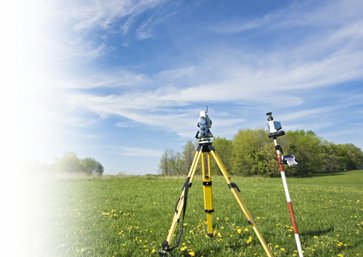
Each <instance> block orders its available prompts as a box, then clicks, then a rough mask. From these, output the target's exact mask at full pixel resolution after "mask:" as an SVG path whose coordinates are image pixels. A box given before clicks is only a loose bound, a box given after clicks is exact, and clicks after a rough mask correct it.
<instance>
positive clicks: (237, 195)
mask: <svg viewBox="0 0 363 257" xmlns="http://www.w3.org/2000/svg"><path fill="white" fill-rule="evenodd" d="M210 152H211V154H212V156H213V158H214V159H215V161H216V162H217V165H218V167H219V169H220V170H221V172H222V174H223V176H224V178H225V179H226V181H227V183H228V186H229V188H230V189H231V191H232V193H233V195H234V197H235V198H236V200H237V202H238V204H239V206H240V207H241V209H242V211H243V213H244V215H245V216H246V218H247V221H248V223H249V224H250V225H251V226H252V228H253V230H254V231H255V233H256V235H257V237H258V239H259V240H260V242H261V244H262V247H263V249H264V250H265V252H266V254H267V256H269V257H272V253H271V251H270V248H269V247H268V246H267V244H266V242H265V240H264V239H263V237H262V235H261V233H260V231H259V230H258V228H257V225H256V223H255V221H254V220H253V217H252V215H251V213H250V212H249V210H248V209H247V206H246V204H245V203H244V202H243V200H242V197H241V195H240V193H239V192H240V190H239V188H238V186H237V185H236V184H235V183H233V181H232V180H231V178H230V176H229V174H228V172H227V170H226V168H225V167H224V165H223V163H222V161H221V159H220V158H219V156H218V154H217V152H216V151H215V150H211V151H210Z"/></svg>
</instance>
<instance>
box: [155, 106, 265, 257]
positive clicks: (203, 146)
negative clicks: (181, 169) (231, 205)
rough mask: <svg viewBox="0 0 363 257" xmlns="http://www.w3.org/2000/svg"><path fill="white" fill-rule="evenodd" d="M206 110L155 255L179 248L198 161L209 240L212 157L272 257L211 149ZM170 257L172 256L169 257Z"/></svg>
mask: <svg viewBox="0 0 363 257" xmlns="http://www.w3.org/2000/svg"><path fill="white" fill-rule="evenodd" d="M207 112H208V107H207V110H206V111H202V112H200V118H199V120H198V123H197V126H198V127H199V130H198V131H197V133H196V135H195V137H196V138H197V140H198V143H199V145H198V148H197V151H196V153H195V156H194V159H193V163H192V165H191V167H190V171H189V174H188V178H187V180H186V182H185V183H184V185H183V188H182V194H181V196H180V198H179V199H178V200H177V201H176V203H175V214H174V218H173V222H172V224H171V227H170V230H169V234H168V237H167V239H166V240H165V241H164V242H163V243H162V250H161V251H158V253H159V256H160V257H165V256H168V253H170V254H171V251H172V250H173V249H175V248H177V247H178V246H179V243H180V238H181V235H182V233H183V226H184V224H183V223H184V216H185V210H186V207H187V199H188V192H189V189H190V188H191V187H192V181H193V178H194V175H195V172H196V170H197V166H198V163H199V160H200V159H201V162H202V175H203V192H204V210H205V212H206V214H207V231H208V232H207V235H208V236H209V237H211V238H212V237H213V228H212V213H213V212H214V209H213V204H212V176H211V175H212V173H211V155H212V156H213V158H214V160H215V161H216V163H217V165H218V167H219V169H220V170H221V172H222V174H223V176H224V178H225V179H226V181H227V184H228V186H229V188H230V189H231V191H232V193H233V195H234V196H235V198H236V200H237V202H238V204H239V205H240V207H241V209H242V211H243V213H244V215H245V216H246V218H247V222H248V224H250V226H251V227H252V228H253V230H254V232H255V233H256V235H257V237H258V239H259V240H260V242H261V244H262V246H263V248H264V250H265V252H266V254H267V256H269V257H272V253H271V251H270V249H269V247H268V246H267V244H266V242H265V240H264V239H263V237H262V235H261V233H260V231H259V230H258V228H257V225H256V223H255V221H254V220H253V218H252V215H251V213H250V212H249V210H248V209H247V206H246V204H245V203H244V202H243V200H242V197H241V195H240V193H239V192H240V190H239V188H238V186H237V185H236V183H234V182H233V181H232V180H231V177H230V176H229V174H228V172H227V170H226V168H225V167H224V165H223V163H222V161H221V159H220V158H219V156H218V154H217V152H216V149H215V148H214V147H213V145H212V140H211V138H212V137H213V135H212V133H211V132H210V128H211V126H212V121H211V120H210V119H209V117H208V115H207ZM204 153H207V167H208V170H207V171H206V160H205V157H204ZM182 213H183V220H182V222H181V228H180V232H179V235H178V238H177V240H176V244H175V246H174V247H170V243H171V240H172V238H173V235H174V232H175V228H176V226H177V224H178V223H179V221H180V216H181V214H182ZM171 256H173V255H172V254H171Z"/></svg>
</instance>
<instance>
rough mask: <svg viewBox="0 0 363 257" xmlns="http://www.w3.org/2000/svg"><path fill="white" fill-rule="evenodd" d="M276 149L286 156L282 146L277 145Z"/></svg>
mask: <svg viewBox="0 0 363 257" xmlns="http://www.w3.org/2000/svg"><path fill="white" fill-rule="evenodd" d="M275 149H276V151H277V150H279V151H280V152H281V153H282V154H284V151H282V147H281V145H276V146H275Z"/></svg>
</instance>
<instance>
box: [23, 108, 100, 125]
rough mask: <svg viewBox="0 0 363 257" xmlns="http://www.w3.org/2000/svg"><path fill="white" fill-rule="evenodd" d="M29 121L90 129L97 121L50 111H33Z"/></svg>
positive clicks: (29, 114) (72, 114)
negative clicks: (50, 122) (51, 122)
mask: <svg viewBox="0 0 363 257" xmlns="http://www.w3.org/2000/svg"><path fill="white" fill-rule="evenodd" d="M26 118H27V119H30V120H35V121H41V122H44V121H54V122H57V123H63V124H67V125H69V126H75V127H89V126H90V125H92V124H94V123H95V122H96V121H98V120H97V119H87V118H85V117H83V116H82V115H77V114H74V113H69V112H68V113H67V112H66V113H56V112H50V111H39V112H37V111H33V112H31V113H28V114H27V115H26Z"/></svg>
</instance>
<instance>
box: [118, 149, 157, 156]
mask: <svg viewBox="0 0 363 257" xmlns="http://www.w3.org/2000/svg"><path fill="white" fill-rule="evenodd" d="M118 148H119V149H120V150H122V153H120V154H121V155H127V156H144V157H157V158H160V156H161V155H162V154H163V152H162V151H159V150H155V149H147V148H138V147H118Z"/></svg>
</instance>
